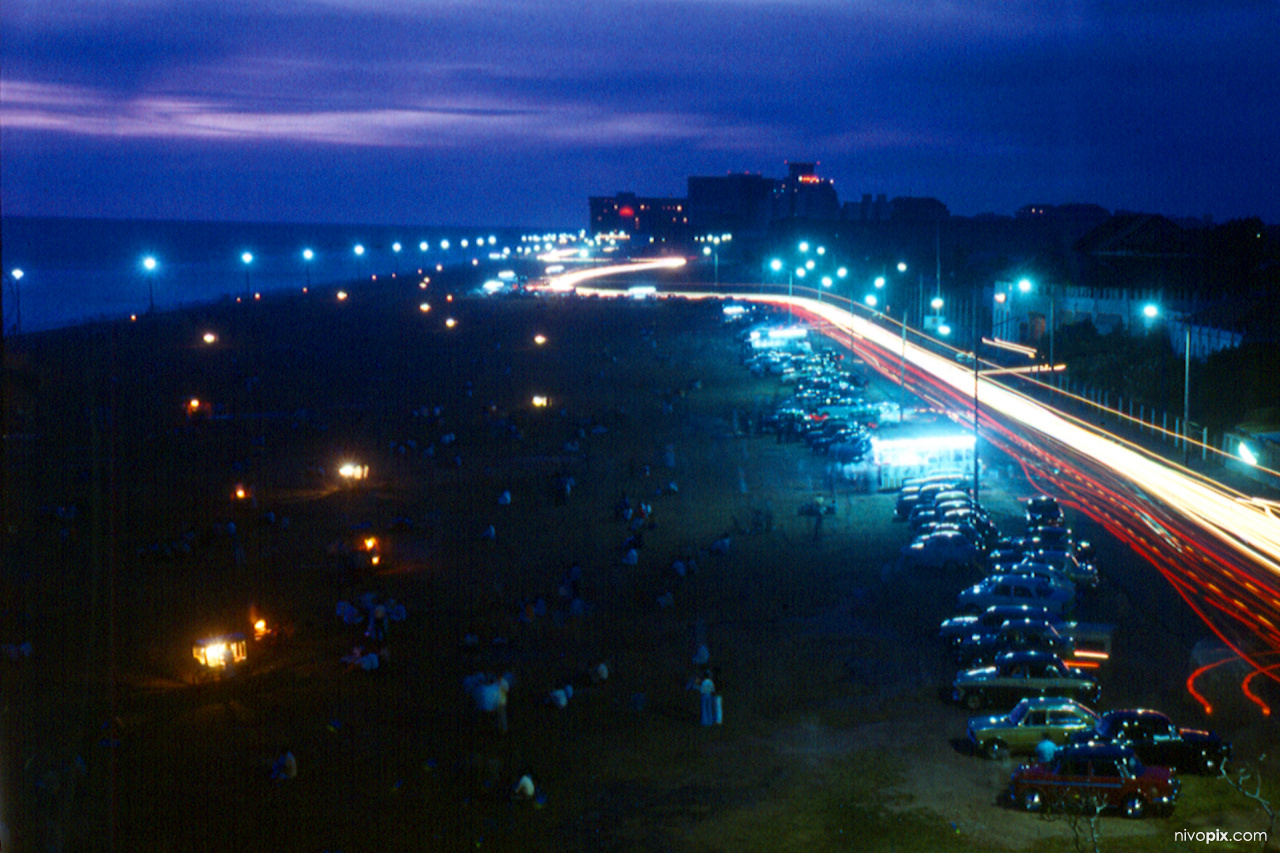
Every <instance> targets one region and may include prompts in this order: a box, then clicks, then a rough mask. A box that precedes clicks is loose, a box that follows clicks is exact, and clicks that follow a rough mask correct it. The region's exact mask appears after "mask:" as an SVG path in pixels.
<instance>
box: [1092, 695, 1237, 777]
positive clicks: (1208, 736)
mask: <svg viewBox="0 0 1280 853" xmlns="http://www.w3.org/2000/svg"><path fill="white" fill-rule="evenodd" d="M1072 740H1073V741H1074V742H1077V743H1085V742H1091V743H1113V744H1122V745H1124V746H1131V747H1133V749H1134V751H1135V752H1136V753H1137V754H1138V758H1140V759H1142V761H1143V763H1145V764H1158V765H1160V766H1161V767H1168V768H1170V769H1172V770H1177V771H1180V772H1187V773H1217V772H1218V770H1219V769H1220V768H1221V767H1222V762H1224V761H1226V760H1227V759H1228V758H1230V757H1231V744H1230V743H1227V742H1226V741H1224V740H1223V739H1222V738H1220V737H1219V736H1218V735H1217V734H1215V733H1214V732H1206V731H1201V730H1199V729H1183V728H1179V727H1178V726H1176V725H1174V723H1173V720H1171V719H1169V717H1168V716H1167V715H1165V714H1162V713H1160V712H1159V711H1147V710H1125V711H1108V712H1107V713H1105V714H1103V715H1102V717H1101V718H1100V719H1099V720H1098V724H1097V726H1095V727H1094V729H1093V731H1086V732H1079V733H1077V734H1076V735H1074V736H1073V738H1072Z"/></svg>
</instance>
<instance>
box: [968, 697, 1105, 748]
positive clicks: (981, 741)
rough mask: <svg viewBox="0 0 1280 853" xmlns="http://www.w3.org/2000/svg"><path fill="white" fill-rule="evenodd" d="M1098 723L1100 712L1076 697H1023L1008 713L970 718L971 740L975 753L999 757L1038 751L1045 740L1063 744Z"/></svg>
mask: <svg viewBox="0 0 1280 853" xmlns="http://www.w3.org/2000/svg"><path fill="white" fill-rule="evenodd" d="M1097 722H1098V715H1097V714H1096V713H1094V711H1093V710H1091V709H1090V708H1088V707H1086V706H1084V705H1081V704H1080V703H1079V702H1077V701H1075V700H1074V699H1064V698H1062V697H1061V696H1052V697H1050V696H1045V697H1040V698H1036V699H1023V700H1022V701H1021V702H1019V703H1018V704H1017V705H1014V706H1013V710H1012V711H1010V712H1009V713H1007V714H1000V715H997V716H994V717H970V718H969V742H970V743H972V744H973V748H974V750H975V751H976V752H978V753H980V754H982V755H985V756H986V757H987V758H991V759H998V758H1004V757H1005V756H1006V755H1009V754H1010V753H1015V752H1022V753H1025V752H1035V750H1036V747H1037V746H1038V745H1039V744H1040V743H1042V742H1043V741H1045V740H1051V741H1053V742H1054V743H1056V744H1057V745H1058V746H1062V745H1064V744H1066V743H1067V742H1068V741H1069V740H1070V739H1071V737H1072V736H1073V735H1076V734H1079V733H1080V732H1082V731H1089V730H1090V729H1092V728H1093V726H1094V725H1095V724H1096V723H1097Z"/></svg>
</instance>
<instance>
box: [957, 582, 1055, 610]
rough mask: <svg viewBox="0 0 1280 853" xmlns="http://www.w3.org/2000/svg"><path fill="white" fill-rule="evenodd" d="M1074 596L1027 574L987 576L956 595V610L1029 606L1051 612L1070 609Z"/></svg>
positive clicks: (1050, 583)
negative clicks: (1001, 605)
mask: <svg viewBox="0 0 1280 853" xmlns="http://www.w3.org/2000/svg"><path fill="white" fill-rule="evenodd" d="M1074 599H1075V594H1074V592H1072V591H1071V590H1068V589H1064V588H1063V587H1061V586H1056V585H1054V584H1053V583H1052V582H1051V581H1049V580H1046V579H1045V578H1040V577H1034V576H1031V575H991V576H990V577H988V578H984V579H983V580H981V581H979V582H978V583H976V584H974V585H973V586H971V587H967V588H965V589H962V590H961V591H960V594H959V595H957V596H956V610H958V611H959V612H961V613H981V612H982V611H983V610H986V609H987V608H988V607H991V606H992V605H995V604H1033V605H1035V606H1036V607H1043V608H1044V609H1045V610H1050V611H1052V612H1054V613H1058V614H1065V613H1067V612H1068V611H1070V610H1071V605H1072V603H1073V601H1074Z"/></svg>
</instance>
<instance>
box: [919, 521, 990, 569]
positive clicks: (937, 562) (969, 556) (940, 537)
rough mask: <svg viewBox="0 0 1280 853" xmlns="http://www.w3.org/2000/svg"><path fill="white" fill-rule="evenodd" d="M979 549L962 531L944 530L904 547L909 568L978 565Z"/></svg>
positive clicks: (949, 567) (953, 567) (954, 567)
mask: <svg viewBox="0 0 1280 853" xmlns="http://www.w3.org/2000/svg"><path fill="white" fill-rule="evenodd" d="M978 556H979V551H978V548H977V546H976V545H974V544H973V542H971V541H969V539H968V538H967V537H966V536H965V535H964V534H962V533H959V532H956V531H953V530H942V531H938V532H937V533H930V534H928V535H927V536H922V537H920V538H919V539H917V540H916V541H914V542H912V543H911V544H910V545H908V546H906V547H905V548H903V549H902V564H903V566H905V567H907V568H919V567H926V568H933V569H947V570H952V569H959V568H964V567H971V566H975V565H977V562H978Z"/></svg>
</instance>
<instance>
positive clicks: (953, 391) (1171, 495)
mask: <svg viewBox="0 0 1280 853" xmlns="http://www.w3.org/2000/svg"><path fill="white" fill-rule="evenodd" d="M598 292H601V293H606V292H608V291H603V290H602V291H598ZM680 295H682V296H685V297H688V298H700V297H707V298H731V299H738V300H743V301H753V302H758V303H766V304H772V305H776V306H779V307H788V308H789V310H790V311H791V312H792V313H793V314H794V315H795V317H796V318H797V319H800V320H804V321H807V322H809V323H810V324H812V325H813V326H815V327H816V328H818V329H820V330H821V331H822V333H823V334H825V335H827V336H829V337H832V338H834V339H836V340H839V341H840V342H841V343H842V344H844V345H849V346H852V348H853V349H854V350H855V351H856V352H857V353H858V355H859V356H860V357H862V358H863V359H864V360H865V361H866V363H867V365H868V366H869V367H871V368H872V369H875V370H877V371H878V372H879V373H881V374H882V375H884V376H885V377H886V378H888V379H889V380H891V381H894V382H900V381H904V380H905V383H906V386H907V388H908V390H910V391H911V392H913V393H915V394H917V395H918V396H921V397H923V398H924V399H926V400H929V401H931V402H932V403H934V404H935V405H937V406H938V407H939V408H942V409H945V410H948V411H950V412H952V413H953V416H954V417H955V418H956V420H957V421H959V422H960V423H967V424H972V422H973V412H974V409H975V405H974V398H975V395H976V397H977V401H978V405H977V409H978V411H979V431H980V434H981V437H982V438H983V439H984V440H987V441H990V442H991V443H992V444H993V445H995V446H997V447H998V448H999V449H1001V450H1003V451H1005V452H1007V453H1009V454H1010V455H1011V456H1012V457H1013V458H1016V459H1020V460H1023V463H1022V464H1023V465H1024V466H1025V467H1026V468H1027V469H1028V473H1029V474H1034V476H1035V479H1037V480H1039V481H1041V482H1050V483H1053V484H1055V485H1056V487H1057V489H1058V491H1059V496H1060V497H1062V498H1063V499H1064V500H1066V501H1067V502H1068V503H1070V504H1072V505H1074V506H1075V507H1076V508H1077V509H1079V510H1080V511H1082V512H1084V513H1085V514H1086V515H1088V516H1089V517H1090V518H1093V519H1094V520H1095V521H1097V522H1099V523H1100V524H1102V525H1104V526H1105V527H1106V528H1107V529H1108V530H1109V531H1110V532H1112V533H1113V534H1115V535H1116V536H1118V537H1120V538H1121V539H1123V540H1124V541H1126V542H1127V543H1128V544H1129V545H1130V546H1131V547H1132V548H1133V549H1134V550H1136V551H1137V552H1138V553H1140V554H1141V555H1142V556H1143V557H1144V558H1145V559H1146V560H1147V561H1148V562H1150V564H1151V565H1152V566H1154V567H1155V568H1156V569H1157V570H1158V571H1159V572H1160V573H1161V574H1162V575H1163V576H1164V578H1165V579H1166V580H1167V581H1168V582H1169V583H1170V584H1172V586H1173V587H1174V589H1175V590H1176V591H1177V592H1178V594H1179V595H1180V596H1181V597H1182V598H1183V599H1184V600H1185V601H1186V602H1187V604H1188V605H1189V606H1190V607H1191V608H1192V609H1193V610H1194V611H1195V613H1196V614H1197V615H1199V617H1200V618H1201V619H1202V620H1203V621H1204V623H1205V624H1206V625H1207V626H1208V627H1209V628H1210V630H1212V631H1213V633H1214V634H1215V635H1216V636H1217V637H1218V638H1219V639H1220V640H1221V641H1222V642H1223V644H1224V645H1225V646H1227V647H1228V648H1229V649H1231V650H1232V651H1233V652H1234V653H1235V655H1236V656H1238V659H1239V660H1242V661H1244V662H1246V663H1247V665H1248V667H1249V668H1250V670H1251V671H1250V673H1249V674H1248V675H1247V676H1246V677H1244V679H1243V680H1242V684H1241V689H1242V690H1243V692H1244V694H1245V696H1246V697H1248V698H1249V700H1250V701H1252V702H1254V703H1255V704H1256V705H1257V706H1258V707H1259V709H1260V710H1261V711H1262V713H1264V714H1267V715H1269V714H1270V712H1271V709H1270V703H1269V702H1268V701H1267V698H1266V697H1267V695H1268V694H1276V695H1280V693H1277V686H1278V685H1280V519H1277V518H1276V517H1275V516H1274V515H1272V514H1271V513H1270V512H1269V510H1268V505H1267V504H1266V502H1263V501H1258V500H1255V499H1254V498H1252V497H1251V496H1249V495H1246V494H1244V493H1241V492H1238V491H1236V490H1234V489H1231V488H1229V487H1227V486H1225V485H1223V484H1221V483H1218V482H1215V481H1214V480H1211V479H1209V478H1208V477H1205V476H1203V475H1201V474H1199V473H1197V472H1195V471H1192V470H1190V469H1188V468H1185V467H1182V466H1180V465H1177V464H1175V463H1173V462H1170V461H1169V460H1166V459H1162V458H1160V457H1158V456H1156V455H1154V454H1152V453H1150V452H1149V451H1146V450H1144V449H1143V448H1141V447H1139V446H1137V445H1134V444H1132V443H1130V442H1128V441H1126V440H1125V439H1124V438H1122V437H1120V436H1118V435H1116V434H1114V433H1111V432H1108V431H1107V430H1105V429H1103V428H1102V427H1101V426H1098V425H1096V424H1093V423H1089V422H1086V421H1084V420H1082V419H1080V418H1079V417H1077V416H1075V415H1073V414H1070V413H1069V412H1067V411H1065V410H1063V409H1058V408H1054V407H1051V406H1048V405H1046V404H1044V403H1042V402H1040V401H1038V400H1035V399H1033V398H1031V397H1030V396H1028V395H1026V394H1024V393H1021V392H1019V391H1017V390H1015V389H1013V388H1012V387H1010V386H1009V385H1007V384H1004V382H1002V381H1000V380H999V379H998V378H996V376H995V375H986V374H984V373H983V372H981V371H979V372H977V373H976V374H975V371H974V370H973V369H972V368H970V367H968V366H965V365H961V364H959V363H957V362H956V360H955V359H954V356H949V355H947V354H943V352H941V351H940V350H938V349H934V348H927V347H925V346H922V345H921V344H920V343H918V342H917V340H918V339H912V338H904V336H903V334H902V332H901V326H900V325H896V324H894V325H889V324H887V323H886V324H885V325H881V324H880V323H877V322H872V321H871V319H869V318H868V317H865V316H860V315H856V314H851V313H850V312H849V311H848V310H846V309H845V308H843V307H841V306H840V305H838V304H833V303H832V302H831V301H830V300H828V301H817V300H814V299H809V298H806V297H803V296H787V295H773V294H765V293H760V292H755V291H751V290H745V289H744V290H742V291H741V292H728V291H717V292H714V293H712V292H700V291H681V293H680ZM878 319H882V320H883V318H878ZM912 335H915V332H914V330H913V331H912ZM1234 659H1235V658H1232V657H1231V656H1229V655H1224V657H1223V660H1222V661H1220V663H1227V662H1229V661H1230V660H1234ZM1266 682H1270V684H1266ZM1188 689H1189V690H1191V692H1192V694H1193V695H1197V694H1196V691H1195V689H1194V684H1193V683H1192V681H1191V680H1189V681H1188ZM1197 698H1199V697H1197ZM1200 701H1201V702H1202V704H1204V705H1205V708H1206V712H1207V711H1208V710H1209V707H1208V703H1207V702H1206V701H1205V700H1203V699H1200Z"/></svg>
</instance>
